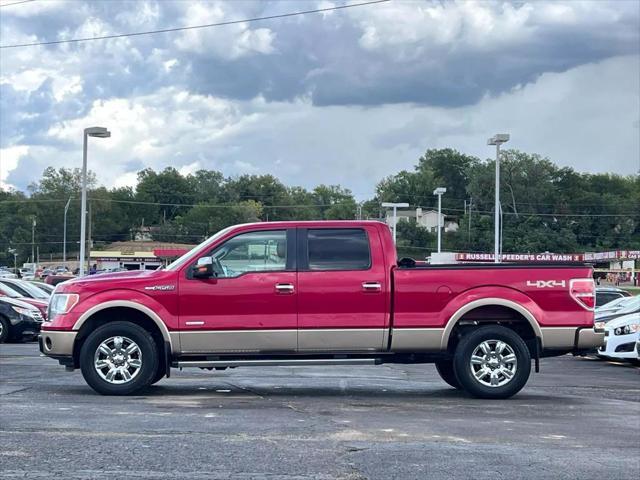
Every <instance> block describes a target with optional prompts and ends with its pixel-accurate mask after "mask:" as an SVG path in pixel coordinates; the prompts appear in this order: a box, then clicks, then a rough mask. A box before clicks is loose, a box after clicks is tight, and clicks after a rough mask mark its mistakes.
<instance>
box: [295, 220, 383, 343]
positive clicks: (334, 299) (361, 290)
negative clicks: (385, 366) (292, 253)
mask: <svg viewBox="0 0 640 480" xmlns="http://www.w3.org/2000/svg"><path fill="white" fill-rule="evenodd" d="M388 299H389V287H388V281H387V272H386V267H385V263H384V259H383V255H382V245H381V242H380V236H379V234H378V231H377V230H376V228H375V227H373V226H365V227H358V228H335V227H334V228H308V229H307V228H300V229H299V230H298V349H299V350H300V351H307V352H309V351H319V352H320V351H345V352H346V351H375V350H381V349H383V348H384V343H385V339H386V332H387V331H388V330H387V329H388V315H387V311H388V305H387V302H388Z"/></svg>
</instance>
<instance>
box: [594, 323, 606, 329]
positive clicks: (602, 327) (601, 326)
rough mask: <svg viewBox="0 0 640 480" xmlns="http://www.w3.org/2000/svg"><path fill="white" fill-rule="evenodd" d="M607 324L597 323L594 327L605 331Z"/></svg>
mask: <svg viewBox="0 0 640 480" xmlns="http://www.w3.org/2000/svg"><path fill="white" fill-rule="evenodd" d="M606 324H607V322H596V323H594V324H593V326H594V328H595V329H596V330H600V331H604V327H605V325H606Z"/></svg>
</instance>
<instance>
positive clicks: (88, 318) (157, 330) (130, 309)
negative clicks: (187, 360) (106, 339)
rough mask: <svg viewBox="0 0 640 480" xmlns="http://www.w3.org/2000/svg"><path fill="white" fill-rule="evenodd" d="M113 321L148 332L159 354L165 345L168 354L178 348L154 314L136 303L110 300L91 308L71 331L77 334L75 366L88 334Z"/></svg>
mask: <svg viewBox="0 0 640 480" xmlns="http://www.w3.org/2000/svg"><path fill="white" fill-rule="evenodd" d="M115 320H127V321H131V322H132V323H135V324H137V325H140V326H141V327H143V328H145V329H146V330H148V331H149V332H150V333H151V334H152V336H153V337H154V339H155V340H156V342H157V344H158V348H159V351H160V352H163V351H165V345H167V346H168V348H169V351H170V352H173V351H174V349H176V348H178V345H177V343H178V338H177V336H176V335H175V334H174V335H171V333H170V332H169V330H168V329H167V326H166V325H165V323H164V322H163V321H162V319H161V318H160V316H159V315H158V314H157V313H156V312H154V311H153V310H151V309H150V308H149V307H147V306H145V305H142V304H140V303H137V302H132V301H127V300H112V301H107V302H103V303H100V304H98V305H95V306H93V307H91V308H90V309H89V310H87V311H86V312H84V313H83V314H82V315H81V316H80V318H79V319H78V320H77V321H76V323H75V324H74V326H73V330H75V331H77V332H78V334H77V336H76V339H75V341H74V346H73V358H74V363H75V364H76V365H78V363H79V360H78V359H79V354H80V349H81V347H82V344H83V342H84V340H85V339H86V338H87V336H88V335H89V333H90V332H91V331H93V330H94V329H95V328H96V327H98V326H99V325H104V324H105V323H108V322H110V321H115ZM162 357H163V356H162V355H161V358H162Z"/></svg>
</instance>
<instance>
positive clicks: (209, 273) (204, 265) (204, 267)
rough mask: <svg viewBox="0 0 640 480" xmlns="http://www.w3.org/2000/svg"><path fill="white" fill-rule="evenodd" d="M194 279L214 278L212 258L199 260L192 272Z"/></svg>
mask: <svg viewBox="0 0 640 480" xmlns="http://www.w3.org/2000/svg"><path fill="white" fill-rule="evenodd" d="M191 273H192V275H193V278H211V277H213V260H212V258H211V257H201V258H199V259H198V261H197V262H196V264H195V265H194V266H193V270H192V272H191Z"/></svg>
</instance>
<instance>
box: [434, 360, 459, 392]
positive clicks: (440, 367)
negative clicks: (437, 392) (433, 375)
mask: <svg viewBox="0 0 640 480" xmlns="http://www.w3.org/2000/svg"><path fill="white" fill-rule="evenodd" d="M436 370H437V371H438V374H439V375H440V378H442V380H444V381H445V382H447V383H448V384H449V385H451V386H452V387H453V388H456V389H458V390H460V389H461V388H462V386H461V385H460V382H459V381H458V379H457V378H456V374H455V372H454V371H453V360H439V361H437V362H436Z"/></svg>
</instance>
